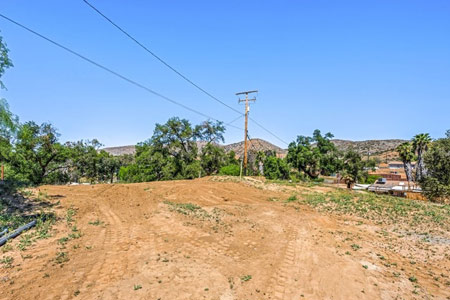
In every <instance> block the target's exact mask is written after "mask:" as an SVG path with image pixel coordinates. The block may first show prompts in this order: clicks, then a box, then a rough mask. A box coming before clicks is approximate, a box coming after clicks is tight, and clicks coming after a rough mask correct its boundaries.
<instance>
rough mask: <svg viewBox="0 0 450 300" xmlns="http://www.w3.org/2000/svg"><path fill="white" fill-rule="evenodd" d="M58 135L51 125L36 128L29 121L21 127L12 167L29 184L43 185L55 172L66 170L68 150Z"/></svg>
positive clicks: (36, 126) (11, 161)
mask: <svg viewBox="0 0 450 300" xmlns="http://www.w3.org/2000/svg"><path fill="white" fill-rule="evenodd" d="M58 136H59V134H58V133H57V131H56V129H55V128H54V127H53V126H52V125H51V124H49V123H43V124H42V125H37V124H36V123H34V122H27V123H25V124H23V125H21V126H20V127H19V130H18V132H17V140H16V142H15V147H14V151H13V153H12V155H11V159H10V163H11V166H12V167H13V168H14V169H15V170H16V171H17V172H18V173H20V174H23V175H24V176H25V177H26V178H27V179H28V181H29V182H30V183H32V184H41V183H44V182H45V179H46V178H47V177H49V176H50V175H51V174H52V173H54V172H57V171H61V170H62V169H64V168H67V166H66V165H65V164H64V162H65V161H66V158H67V151H66V148H65V147H64V146H62V145H61V144H60V143H58Z"/></svg>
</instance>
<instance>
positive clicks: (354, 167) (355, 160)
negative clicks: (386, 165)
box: [342, 150, 374, 188]
mask: <svg viewBox="0 0 450 300" xmlns="http://www.w3.org/2000/svg"><path fill="white" fill-rule="evenodd" d="M343 165H344V167H343V168H344V169H343V172H342V179H343V180H344V182H345V183H346V184H347V188H351V187H352V186H353V184H355V183H357V182H359V181H365V180H366V178H367V177H368V175H369V174H368V172H367V169H368V168H370V167H372V168H373V167H374V162H373V161H367V160H366V161H365V160H363V159H362V157H361V155H360V154H359V153H357V152H355V151H353V150H349V151H347V153H345V155H344V164H343Z"/></svg>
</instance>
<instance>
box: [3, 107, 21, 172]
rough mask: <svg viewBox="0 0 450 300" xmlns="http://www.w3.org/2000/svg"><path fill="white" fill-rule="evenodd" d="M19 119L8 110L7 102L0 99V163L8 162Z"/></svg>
mask: <svg viewBox="0 0 450 300" xmlns="http://www.w3.org/2000/svg"><path fill="white" fill-rule="evenodd" d="M18 126H19V119H18V118H17V116H15V115H14V114H13V113H12V112H11V111H10V110H9V105H8V102H6V100H5V99H0V162H2V163H4V162H7V161H9V159H10V155H11V151H12V147H13V145H12V140H13V139H14V138H15V136H16V133H17V128H18Z"/></svg>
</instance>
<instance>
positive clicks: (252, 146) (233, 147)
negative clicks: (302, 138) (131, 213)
mask: <svg viewBox="0 0 450 300" xmlns="http://www.w3.org/2000/svg"><path fill="white" fill-rule="evenodd" d="M204 145H205V142H197V147H198V149H199V150H200V151H201V149H202V148H203V146H204ZM219 146H220V147H222V148H224V150H225V151H226V152H230V151H234V152H235V153H236V155H237V156H241V155H243V153H244V142H239V143H234V144H229V145H219ZM248 147H249V150H251V151H267V150H271V151H275V152H276V153H277V154H281V155H283V154H286V153H287V150H286V149H282V148H280V147H278V146H275V145H274V144H271V143H269V142H267V141H265V140H262V139H252V140H251V141H250V142H249V144H248ZM103 150H105V151H106V152H108V153H110V154H112V155H116V156H118V155H124V154H134V153H135V152H136V148H135V146H133V145H129V146H119V147H107V148H104V149H103Z"/></svg>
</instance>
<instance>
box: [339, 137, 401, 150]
mask: <svg viewBox="0 0 450 300" xmlns="http://www.w3.org/2000/svg"><path fill="white" fill-rule="evenodd" d="M332 141H333V143H334V144H335V145H336V147H337V148H338V149H339V150H341V151H346V150H350V149H352V150H354V151H356V152H358V153H361V154H367V153H368V152H370V153H371V154H381V153H383V152H386V151H388V150H393V149H395V148H397V146H398V145H400V144H401V143H404V142H406V140H395V139H394V140H367V141H348V140H338V139H336V140H332Z"/></svg>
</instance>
